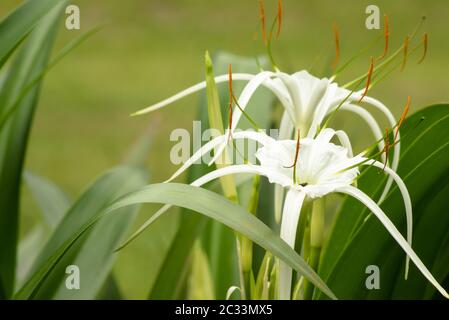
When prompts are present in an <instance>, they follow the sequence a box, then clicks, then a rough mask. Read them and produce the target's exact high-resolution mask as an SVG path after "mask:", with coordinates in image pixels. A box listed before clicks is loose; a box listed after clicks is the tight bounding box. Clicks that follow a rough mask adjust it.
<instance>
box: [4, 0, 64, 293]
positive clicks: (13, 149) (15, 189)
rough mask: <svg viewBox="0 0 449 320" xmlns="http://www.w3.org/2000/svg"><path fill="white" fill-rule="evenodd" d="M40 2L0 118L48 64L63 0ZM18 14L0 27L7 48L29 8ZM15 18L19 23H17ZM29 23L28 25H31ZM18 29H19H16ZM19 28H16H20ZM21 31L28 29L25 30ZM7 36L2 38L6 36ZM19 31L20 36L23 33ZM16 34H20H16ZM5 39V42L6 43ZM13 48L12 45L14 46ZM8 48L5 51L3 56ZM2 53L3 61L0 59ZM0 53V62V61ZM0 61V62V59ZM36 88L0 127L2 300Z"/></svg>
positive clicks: (12, 260) (11, 264) (9, 281)
mask: <svg viewBox="0 0 449 320" xmlns="http://www.w3.org/2000/svg"><path fill="white" fill-rule="evenodd" d="M49 2H50V1H42V3H47V5H48V7H46V9H48V10H49V9H51V8H53V7H54V8H53V10H50V12H49V13H48V14H47V15H46V16H45V17H44V18H43V19H42V20H41V21H40V22H39V23H38V24H37V26H36V28H35V29H34V30H33V31H32V32H31V34H30V35H29V37H28V38H27V39H26V42H25V43H24V46H23V48H22V49H21V51H20V52H19V54H18V56H17V57H16V59H15V61H14V62H13V64H12V65H11V67H10V69H9V72H8V75H7V77H6V79H5V81H4V83H3V86H2V88H1V92H0V115H2V116H3V115H4V114H5V113H6V112H7V111H8V110H5V106H8V105H9V103H10V102H11V101H15V99H16V97H17V95H19V94H20V92H21V91H22V89H23V87H24V86H25V85H26V84H27V81H28V79H32V78H33V77H34V76H36V75H37V74H39V73H40V72H41V71H42V70H43V69H45V66H46V64H47V62H48V58H49V55H50V52H51V48H52V44H53V41H54V38H55V35H56V31H57V23H58V21H59V19H60V18H61V17H62V15H61V12H62V9H63V7H64V5H65V3H66V1H59V2H57V3H56V2H55V1H51V2H52V4H51V5H50V4H49ZM29 3H33V4H29V5H30V6H32V8H35V9H39V10H41V9H42V8H41V7H40V6H39V5H38V4H37V3H40V1H29ZM26 8H27V9H23V8H22V10H25V11H21V13H20V14H19V15H18V16H16V15H13V18H11V16H10V18H9V19H7V22H4V23H5V25H3V27H0V34H2V32H3V35H2V36H0V41H2V48H3V39H2V37H3V38H4V37H6V39H7V41H6V46H8V43H9V44H10V45H11V43H12V40H11V39H10V38H9V37H10V33H9V32H12V34H15V33H16V32H15V31H12V29H14V25H15V23H19V26H20V25H21V24H22V23H25V22H24V21H22V22H17V21H19V20H20V19H21V18H23V19H29V17H28V14H29V13H28V12H27V11H28V10H31V9H32V8H30V7H26ZM18 19H19V20H18ZM34 23H35V22H33V23H32V24H31V25H34ZM20 28H21V27H20ZM20 28H19V29H20ZM1 30H3V31H1ZM23 30H24V31H23V32H25V33H26V32H28V31H29V30H28V29H26V30H25V28H24V29H23ZM5 32H6V33H7V35H5V34H6V33H5ZM23 32H22V33H23ZM19 34H20V32H19ZM8 39H9V40H8ZM20 40H21V39H19V41H20ZM14 46H15V45H14ZM9 51H10V49H8V48H6V51H5V52H4V54H5V53H7V52H9ZM4 54H3V58H4ZM3 58H2V55H1V51H0V59H3ZM0 62H2V61H1V60H0ZM39 87H40V86H39V85H37V86H35V87H34V88H33V90H30V92H29V93H28V94H27V95H26V97H25V98H24V99H22V101H21V103H20V105H19V106H18V108H17V112H16V113H15V115H14V117H11V118H10V119H9V121H8V123H7V124H6V125H5V126H4V127H2V130H1V131H0V190H2V192H1V193H0V257H1V258H0V278H2V281H1V282H2V284H3V286H4V288H3V290H2V291H3V292H5V294H6V297H9V296H11V294H12V292H13V284H14V280H15V274H14V273H15V269H16V266H15V265H16V251H17V237H18V220H19V213H18V212H19V192H20V190H19V189H20V188H19V187H20V181H21V175H22V165H23V160H24V156H25V149H26V145H27V140H28V133H29V129H30V125H31V122H32V118H33V113H34V109H35V107H36V103H37V97H38V92H39Z"/></svg>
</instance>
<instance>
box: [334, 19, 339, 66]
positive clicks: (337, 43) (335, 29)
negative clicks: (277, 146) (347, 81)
mask: <svg viewBox="0 0 449 320" xmlns="http://www.w3.org/2000/svg"><path fill="white" fill-rule="evenodd" d="M332 30H333V32H334V41H335V58H334V61H333V62H332V69H334V70H335V68H336V67H337V65H338V62H339V61H340V34H339V32H338V28H337V24H336V23H334V24H333V26H332Z"/></svg>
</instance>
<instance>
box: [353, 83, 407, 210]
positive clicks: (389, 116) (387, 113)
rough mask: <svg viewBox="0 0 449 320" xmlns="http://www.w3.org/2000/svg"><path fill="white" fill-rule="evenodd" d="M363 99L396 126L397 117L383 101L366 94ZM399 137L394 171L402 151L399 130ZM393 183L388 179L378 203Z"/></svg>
mask: <svg viewBox="0 0 449 320" xmlns="http://www.w3.org/2000/svg"><path fill="white" fill-rule="evenodd" d="M358 95H359V96H357V95H356V96H355V97H354V98H355V99H357V100H358V99H360V92H359V93H358ZM363 101H364V102H366V103H368V104H370V105H372V106H373V107H375V108H377V109H378V110H380V111H381V112H382V113H383V114H384V115H385V116H386V117H387V119H388V122H389V123H390V126H391V127H392V128H394V127H395V126H396V119H395V118H394V116H393V114H392V113H391V111H390V109H388V108H387V107H386V106H385V105H384V104H383V103H382V102H380V101H379V100H376V99H374V98H372V97H369V96H365V97H364V98H363ZM397 139H398V140H399V142H398V143H396V144H395V145H394V147H393V150H394V153H393V160H392V162H391V168H392V169H393V170H394V171H397V170H398V165H399V155H400V152H401V142H400V139H401V136H400V133H399V132H398V137H397ZM392 183H393V179H391V178H390V179H388V180H387V183H386V184H385V188H384V191H383V192H382V195H381V196H380V199H379V201H378V203H382V202H383V200H384V199H385V197H386V196H387V194H388V191H389V190H390V188H391V184H392Z"/></svg>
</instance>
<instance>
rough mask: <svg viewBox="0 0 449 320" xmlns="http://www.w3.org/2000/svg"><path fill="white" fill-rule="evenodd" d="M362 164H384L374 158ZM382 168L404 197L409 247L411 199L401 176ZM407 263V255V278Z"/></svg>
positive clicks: (408, 259)
mask: <svg viewBox="0 0 449 320" xmlns="http://www.w3.org/2000/svg"><path fill="white" fill-rule="evenodd" d="M364 165H371V166H374V167H377V168H381V169H382V168H384V164H383V163H380V162H379V161H376V160H371V161H368V162H366V163H364ZM384 170H385V172H386V173H387V174H389V175H390V177H392V178H393V180H394V181H395V182H396V184H397V185H398V188H399V191H401V194H402V198H403V199H404V206H405V215H406V219H407V242H408V244H409V246H410V247H411V246H412V239H413V212H412V200H411V199H410V194H409V193H408V190H407V187H406V185H405V183H404V181H402V179H401V177H399V175H398V174H397V173H396V172H395V171H393V170H392V169H390V168H389V167H385V169H384ZM409 265H410V258H409V257H408V256H407V259H406V261H405V279H407V276H408V270H409Z"/></svg>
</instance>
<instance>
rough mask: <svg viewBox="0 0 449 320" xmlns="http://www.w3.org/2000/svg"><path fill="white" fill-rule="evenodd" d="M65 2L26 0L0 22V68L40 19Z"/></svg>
mask: <svg viewBox="0 0 449 320" xmlns="http://www.w3.org/2000/svg"><path fill="white" fill-rule="evenodd" d="M64 3H66V1H54V0H39V1H35V0H28V1H25V2H24V3H23V4H22V5H21V6H20V7H18V8H17V9H16V10H14V11H13V12H12V13H11V14H9V15H8V16H7V17H6V18H4V19H3V20H2V22H0V42H1V44H2V45H1V46H0V68H1V67H2V66H3V65H4V63H5V62H6V60H7V59H8V57H9V56H10V54H11V53H12V52H13V51H14V49H15V48H16V47H17V46H18V45H19V44H20V42H21V41H22V40H23V39H24V38H25V37H26V36H27V35H28V34H29V33H30V32H31V31H32V30H33V28H34V27H35V26H36V24H37V23H38V22H39V20H40V19H42V17H44V16H45V15H46V14H47V13H48V12H50V11H51V10H52V9H53V8H55V7H60V8H61V6H62V5H63V4H64Z"/></svg>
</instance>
